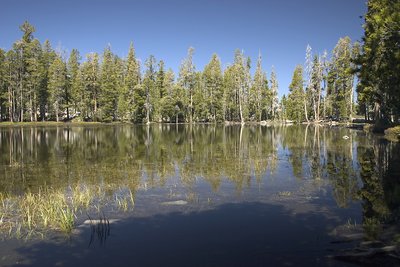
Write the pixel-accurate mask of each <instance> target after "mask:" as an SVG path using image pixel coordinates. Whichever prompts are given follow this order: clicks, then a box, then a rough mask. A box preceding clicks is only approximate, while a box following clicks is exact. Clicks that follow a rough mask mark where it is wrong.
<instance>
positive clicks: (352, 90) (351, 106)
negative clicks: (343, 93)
mask: <svg viewBox="0 0 400 267" xmlns="http://www.w3.org/2000/svg"><path fill="white" fill-rule="evenodd" d="M353 94H354V86H352V87H351V95H350V116H349V119H350V122H353Z"/></svg>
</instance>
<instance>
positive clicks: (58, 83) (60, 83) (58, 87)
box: [48, 55, 67, 122]
mask: <svg viewBox="0 0 400 267" xmlns="http://www.w3.org/2000/svg"><path fill="white" fill-rule="evenodd" d="M66 71H67V70H66V64H65V63H64V62H63V60H62V58H61V56H59V55H57V56H56V58H55V59H54V61H53V63H51V65H50V68H49V84H48V86H49V93H50V104H51V105H52V107H53V109H54V114H55V117H56V121H57V122H58V121H59V120H60V118H59V116H60V112H62V111H63V108H64V101H65V90H66V87H67V79H66V78H67V72H66Z"/></svg>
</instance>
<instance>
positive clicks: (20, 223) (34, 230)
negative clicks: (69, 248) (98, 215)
mask: <svg viewBox="0 0 400 267" xmlns="http://www.w3.org/2000/svg"><path fill="white" fill-rule="evenodd" d="M108 189H111V188H107V190H108ZM113 189H114V190H118V191H120V192H121V191H123V194H122V195H121V194H119V195H118V194H116V195H114V196H115V197H114V198H113V197H111V196H112V194H111V195H108V196H107V194H105V192H104V190H103V189H102V188H100V187H99V186H97V185H92V186H88V185H85V184H76V185H73V186H70V187H68V188H67V189H66V190H64V189H53V188H44V189H40V190H38V191H37V192H34V193H33V192H29V191H28V192H26V193H24V194H22V195H20V196H12V195H7V194H4V193H0V233H8V234H9V235H10V236H14V237H17V238H20V237H29V236H32V235H42V236H43V235H44V234H45V233H46V232H48V231H60V232H63V233H66V234H69V233H71V232H72V230H73V229H74V226H75V221H76V218H77V214H82V213H83V211H86V212H87V211H90V210H97V212H100V207H101V205H102V204H101V203H106V202H108V203H110V202H111V203H110V204H113V203H114V205H116V206H117V207H118V210H121V211H124V212H126V211H129V210H131V209H132V208H133V207H134V203H135V202H134V199H135V196H134V193H133V192H132V190H130V189H129V190H128V191H125V189H124V190H122V189H121V188H118V189H117V188H113Z"/></svg>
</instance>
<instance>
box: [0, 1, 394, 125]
mask: <svg viewBox="0 0 400 267" xmlns="http://www.w3.org/2000/svg"><path fill="white" fill-rule="evenodd" d="M399 10H400V8H399V1H389V0H370V1H369V2H368V12H367V14H366V15H365V24H364V29H365V34H364V37H363V44H362V45H361V44H360V43H358V42H354V43H352V41H351V40H350V38H349V37H344V38H340V39H339V41H338V43H337V45H336V46H335V48H334V49H333V51H332V53H331V56H330V57H329V56H328V53H327V52H326V51H324V52H323V53H322V55H321V54H317V53H313V51H312V48H311V47H310V46H309V45H308V46H307V49H306V56H305V63H304V66H303V65H298V66H297V67H296V68H295V70H294V73H293V78H292V82H291V84H290V85H289V93H288V95H287V96H286V95H283V97H282V98H281V99H280V100H279V98H278V80H277V74H276V71H275V69H274V68H272V72H271V75H270V78H269V79H268V77H267V74H266V72H265V71H264V70H263V68H262V57H261V55H259V56H258V58H257V62H256V66H255V70H254V74H253V75H251V59H250V58H249V57H247V56H245V55H244V53H243V52H242V51H240V50H236V51H235V55H234V62H233V63H232V64H230V65H228V66H227V67H226V68H225V69H222V67H221V61H220V58H219V57H218V55H216V54H214V55H212V57H211V59H210V61H209V63H208V64H207V65H206V66H205V67H204V69H203V70H202V71H198V70H197V69H196V67H195V64H194V62H193V55H194V49H193V48H192V47H190V48H189V49H188V53H187V56H186V58H185V59H184V60H183V61H182V63H181V66H180V68H179V73H178V75H177V78H176V77H175V73H174V72H173V71H172V70H171V69H168V70H167V69H166V67H165V64H164V62H163V61H162V60H159V61H157V60H156V59H155V57H154V56H153V55H150V56H149V57H148V58H147V59H146V60H145V62H144V64H141V62H140V60H139V59H137V58H136V54H135V49H134V46H133V44H132V43H131V45H130V47H129V51H128V55H127V57H126V58H120V57H119V56H117V55H116V54H114V53H113V52H112V51H111V47H110V46H108V47H106V48H105V49H104V51H103V53H102V54H101V55H100V54H98V53H89V54H87V55H86V56H85V60H82V57H81V55H80V53H79V51H78V50H76V49H73V50H72V51H71V53H70V54H69V55H68V56H67V55H66V53H65V52H62V51H57V52H56V51H55V50H54V49H53V48H52V47H51V44H50V42H49V41H48V40H46V41H45V42H44V43H43V44H42V43H40V42H39V40H37V39H36V38H34V35H33V33H34V32H35V28H34V27H33V26H32V25H30V24H29V23H28V22H24V23H23V24H22V25H21V26H20V29H21V31H22V38H21V39H20V40H17V41H16V42H15V43H14V44H13V46H12V48H11V49H10V50H8V51H4V50H2V49H0V120H1V121H11V122H15V121H41V120H56V121H59V120H70V119H72V118H73V119H79V120H83V121H103V122H111V121H129V122H134V123H149V122H189V123H192V122H224V121H230V122H241V123H245V122H260V121H265V120H291V121H295V122H304V121H306V122H310V121H316V122H318V121H322V120H326V119H335V120H336V119H337V120H339V119H340V120H351V119H352V117H353V116H354V115H355V114H356V113H358V114H364V115H365V118H366V119H367V120H369V119H373V120H375V121H385V122H390V121H392V122H393V121H398V118H399V113H400V108H399V107H400V88H399V85H400V78H399V74H400V66H399V65H400V64H399V62H400V52H399V50H400V49H399V45H398V44H399V35H400V34H399V32H400V31H399V28H400V25H399V24H400V22H399V21H400V19H399V17H400V16H399ZM142 65H143V66H142ZM142 68H144V70H143V71H142ZM355 91H357V96H358V103H357V104H356V101H355Z"/></svg>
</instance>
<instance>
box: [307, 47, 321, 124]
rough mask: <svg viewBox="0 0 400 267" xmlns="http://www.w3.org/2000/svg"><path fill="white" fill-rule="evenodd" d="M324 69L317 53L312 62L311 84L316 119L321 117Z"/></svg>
mask: <svg viewBox="0 0 400 267" xmlns="http://www.w3.org/2000/svg"><path fill="white" fill-rule="evenodd" d="M322 72H323V69H322V65H321V61H320V58H319V56H317V55H315V56H314V60H313V64H312V72H311V84H310V88H311V90H310V93H311V95H310V97H311V101H312V107H313V111H314V120H315V121H317V122H318V121H319V120H320V119H319V117H320V105H321V90H322V89H321V83H322V79H323V77H322V75H323V73H322Z"/></svg>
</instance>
